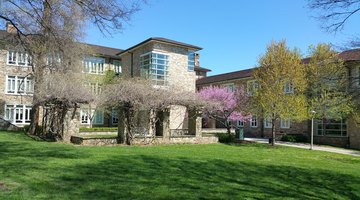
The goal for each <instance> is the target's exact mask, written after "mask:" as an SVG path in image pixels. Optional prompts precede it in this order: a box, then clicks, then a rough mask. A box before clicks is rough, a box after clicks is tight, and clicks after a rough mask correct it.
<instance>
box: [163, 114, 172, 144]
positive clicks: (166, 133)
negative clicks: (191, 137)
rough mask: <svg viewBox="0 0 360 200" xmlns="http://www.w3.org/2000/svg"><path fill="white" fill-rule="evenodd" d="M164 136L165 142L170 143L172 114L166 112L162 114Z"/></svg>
mask: <svg viewBox="0 0 360 200" xmlns="http://www.w3.org/2000/svg"><path fill="white" fill-rule="evenodd" d="M162 134H163V140H164V142H165V141H168V140H169V138H170V113H169V112H166V111H165V112H163V113H162Z"/></svg>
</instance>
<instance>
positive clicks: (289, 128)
mask: <svg viewBox="0 0 360 200" xmlns="http://www.w3.org/2000/svg"><path fill="white" fill-rule="evenodd" d="M339 57H341V58H342V59H343V60H344V61H345V65H346V68H347V70H348V74H349V79H351V80H349V83H351V84H350V85H349V87H350V88H352V89H355V90H358V89H359V88H360V82H359V80H360V49H354V50H349V51H344V52H341V53H339ZM303 62H305V63H306V62H307V59H303ZM252 73H253V69H245V70H240V71H235V72H230V73H224V74H218V75H214V76H208V77H205V78H201V79H198V80H197V81H196V87H197V89H198V90H199V89H201V88H203V87H206V86H211V85H217V86H223V87H226V88H228V89H229V90H231V91H233V90H234V89H235V88H236V87H240V86H241V87H243V88H245V90H246V92H248V93H250V92H251V91H253V90H254V89H255V87H256V83H255V81H254V79H253V77H252ZM284 92H286V91H284ZM232 123H236V124H235V125H236V126H237V127H241V128H244V133H245V136H246V137H271V122H270V121H269V120H267V119H264V118H263V117H262V116H253V118H252V119H251V120H250V121H247V122H241V121H236V122H232ZM277 127H279V128H278V129H277V130H276V137H277V138H281V137H282V136H283V135H285V134H301V135H304V136H306V137H308V138H309V137H310V133H311V121H310V120H306V121H303V122H294V121H292V120H291V119H281V120H279V121H278V122H277ZM203 128H223V127H222V124H221V123H216V122H214V121H212V120H209V121H203ZM314 142H315V143H319V144H328V145H334V146H341V147H350V148H356V149H360V126H359V125H358V122H356V120H354V119H353V118H352V117H350V118H348V119H343V120H340V121H338V120H330V119H329V120H327V121H325V122H324V121H320V120H316V121H315V125H314Z"/></svg>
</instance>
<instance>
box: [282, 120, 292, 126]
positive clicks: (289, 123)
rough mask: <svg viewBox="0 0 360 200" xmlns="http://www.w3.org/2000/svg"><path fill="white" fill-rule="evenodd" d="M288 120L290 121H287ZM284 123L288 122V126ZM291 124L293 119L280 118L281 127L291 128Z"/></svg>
mask: <svg viewBox="0 0 360 200" xmlns="http://www.w3.org/2000/svg"><path fill="white" fill-rule="evenodd" d="M284 121H285V123H283V122H284ZM286 121H288V123H286ZM284 124H287V125H288V126H284ZM290 126H291V120H290V119H280V128H290Z"/></svg>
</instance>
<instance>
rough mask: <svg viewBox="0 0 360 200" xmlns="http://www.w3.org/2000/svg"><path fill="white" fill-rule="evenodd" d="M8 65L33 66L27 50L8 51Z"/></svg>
mask: <svg viewBox="0 0 360 200" xmlns="http://www.w3.org/2000/svg"><path fill="white" fill-rule="evenodd" d="M7 64H8V65H19V66H25V67H27V66H31V57H30V56H29V55H28V54H27V53H25V52H17V51H8V55H7Z"/></svg>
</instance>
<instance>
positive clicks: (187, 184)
mask: <svg viewBox="0 0 360 200" xmlns="http://www.w3.org/2000/svg"><path fill="white" fill-rule="evenodd" d="M66 171H67V173H59V174H54V176H52V180H51V181H50V182H43V183H38V184H37V186H36V187H34V188H31V189H32V190H34V191H36V192H44V191H46V192H47V193H48V194H50V196H49V197H50V198H59V197H61V198H65V199H68V198H71V199H119V198H127V199H244V198H258V199H270V198H279V197H282V198H290V199H324V198H326V199H359V198H360V193H359V190H360V187H359V186H360V179H359V177H355V176H351V175H344V174H337V173H335V172H331V171H323V170H322V171H320V170H310V169H303V168H296V167H287V166H276V165H262V166H259V165H255V164H253V163H244V162H240V163H235V162H226V161H223V160H209V161H196V160H189V159H188V158H168V159H163V158H159V157H156V156H118V157H116V158H112V159H108V160H103V161H99V162H97V163H92V164H86V165H75V166H73V167H71V168H68V169H66ZM41 188H43V189H44V188H46V190H44V191H42V190H43V189H41Z"/></svg>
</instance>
